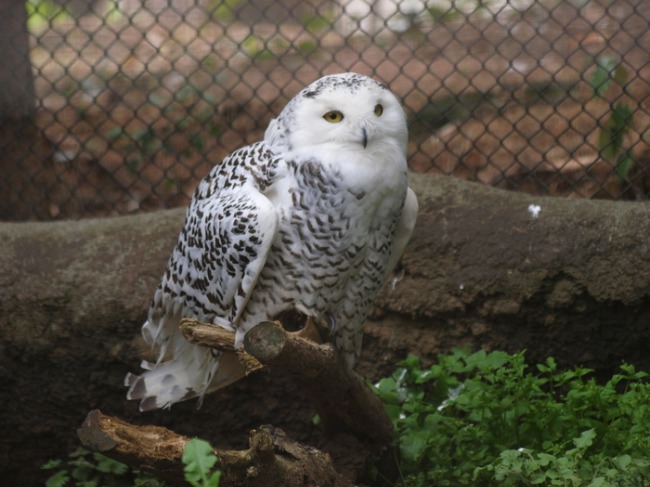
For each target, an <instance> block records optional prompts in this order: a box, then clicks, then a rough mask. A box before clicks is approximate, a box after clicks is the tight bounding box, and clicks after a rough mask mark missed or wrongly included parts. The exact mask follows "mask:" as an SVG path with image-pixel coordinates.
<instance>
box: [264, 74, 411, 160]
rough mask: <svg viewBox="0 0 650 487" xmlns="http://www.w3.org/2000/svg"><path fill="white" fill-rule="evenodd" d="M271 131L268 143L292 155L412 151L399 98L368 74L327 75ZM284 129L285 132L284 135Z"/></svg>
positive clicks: (306, 89)
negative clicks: (294, 152)
mask: <svg viewBox="0 0 650 487" xmlns="http://www.w3.org/2000/svg"><path fill="white" fill-rule="evenodd" d="M274 122H275V123H276V124H277V126H271V127H269V131H267V134H266V139H267V140H269V139H271V140H270V142H271V143H273V139H274V138H275V136H276V135H280V134H281V135H280V136H279V137H278V138H277V139H276V141H278V139H280V143H281V144H282V145H286V148H287V149H289V150H298V151H300V150H302V149H317V148H318V147H321V148H325V147H324V146H327V148H328V149H334V150H338V151H359V152H372V153H374V152H382V151H386V150H389V151H395V150H398V151H399V152H401V153H402V154H404V153H405V152H406V143H407V137H408V131H407V127H406V117H405V115H404V111H403V110H402V107H401V105H400V103H399V101H398V100H397V98H396V97H395V96H394V95H393V94H392V93H391V92H390V91H389V90H388V89H386V88H385V87H384V86H382V85H381V84H379V83H378V82H376V81H374V80H373V79H371V78H368V77H366V76H363V75H359V74H354V73H345V74H340V75H332V76H326V77H324V78H321V79H319V80H318V81H316V82H314V83H312V84H311V85H309V86H308V87H307V88H305V89H304V90H303V91H301V92H300V93H299V94H298V95H297V96H296V97H295V98H294V99H293V100H292V101H291V102H290V103H289V104H288V105H287V107H286V108H285V110H283V112H282V113H281V114H280V116H279V117H278V119H277V120H276V121H274ZM280 127H282V130H280Z"/></svg>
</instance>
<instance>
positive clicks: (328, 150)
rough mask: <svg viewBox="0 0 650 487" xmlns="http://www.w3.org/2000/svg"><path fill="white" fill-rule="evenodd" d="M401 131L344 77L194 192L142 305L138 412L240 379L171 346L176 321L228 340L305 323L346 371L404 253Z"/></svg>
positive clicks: (386, 100)
mask: <svg viewBox="0 0 650 487" xmlns="http://www.w3.org/2000/svg"><path fill="white" fill-rule="evenodd" d="M407 135H408V134H407V128H406V118H405V115H404V111H403V110H402V107H401V105H400V103H399V101H398V100H397V98H396V97H395V96H394V95H393V94H392V93H391V92H390V91H389V90H388V89H387V88H386V87H385V86H384V85H382V84H380V83H378V82H377V81H375V80H373V79H372V78H369V77H367V76H363V75H360V74H355V73H345V74H337V75H330V76H325V77H323V78H321V79H319V80H317V81H315V82H314V83H312V84H310V85H309V86H307V87H306V88H304V89H303V90H302V91H301V92H300V93H298V95H296V96H295V98H293V99H292V100H291V101H290V102H289V103H288V104H287V105H286V107H285V108H284V110H283V111H282V112H281V113H280V115H279V116H278V117H277V118H276V119H274V120H272V121H271V123H270V125H269V127H268V128H267V130H266V132H265V134H264V140H263V141H261V142H257V143H254V144H252V145H249V146H247V147H244V148H242V149H239V150H237V151H235V152H233V153H232V154H231V155H229V156H228V157H226V158H225V159H224V160H223V161H222V162H221V163H219V164H217V165H216V166H215V167H214V168H213V169H212V171H211V172H210V173H209V174H208V175H207V176H206V177H205V178H204V179H203V180H202V181H201V182H200V183H199V186H198V188H197V189H196V192H195V193H194V196H193V198H192V201H191V203H190V206H189V208H188V211H187V215H186V219H185V224H184V227H183V230H182V232H181V234H180V236H179V239H178V243H177V245H176V247H175V248H174V250H173V252H172V255H171V257H170V260H169V264H168V267H167V271H166V272H165V274H164V276H163V278H162V282H161V283H160V285H159V286H158V289H157V290H156V291H155V294H154V297H153V301H152V303H151V306H150V308H149V313H148V317H147V321H146V322H145V324H144V325H143V327H142V334H143V336H144V339H145V341H146V342H147V343H148V344H149V345H151V346H152V347H154V348H157V349H158V360H157V362H155V363H149V362H146V361H145V362H143V365H142V367H143V368H144V369H146V371H145V372H144V373H143V374H142V375H139V376H136V375H133V374H128V375H127V377H126V380H125V385H126V386H128V387H129V391H128V394H127V397H128V398H129V399H140V400H141V401H140V409H141V410H142V411H146V410H150V409H155V408H165V407H169V406H171V405H172V404H173V403H175V402H178V401H183V400H185V399H189V398H192V397H198V398H199V401H200V400H201V399H202V398H203V396H204V395H205V394H206V393H209V392H212V391H214V390H217V389H219V388H221V387H224V386H226V385H228V384H230V383H232V382H234V381H236V380H238V379H240V378H241V377H243V376H244V375H245V368H244V367H243V366H242V365H241V364H240V363H239V360H238V358H237V356H236V355H235V354H230V353H226V352H217V351H215V350H211V349H208V348H204V347H200V346H197V345H194V344H191V343H189V342H188V341H186V340H185V338H184V337H183V336H182V334H181V332H180V330H179V327H178V325H179V322H180V320H181V318H184V317H193V318H196V319H198V320H200V321H203V322H206V323H213V324H215V325H217V326H221V327H224V328H226V329H228V330H232V331H234V332H235V337H236V339H235V345H236V346H238V347H239V346H241V344H242V342H243V337H244V335H245V334H246V332H247V331H249V330H250V329H251V328H253V327H254V326H255V325H257V324H258V323H260V322H262V321H266V320H272V319H275V318H276V317H278V316H281V315H282V314H284V313H287V312H299V313H301V314H302V315H304V316H310V317H311V318H312V319H313V320H314V321H315V323H316V324H317V325H318V326H319V328H320V327H322V328H323V329H324V330H327V333H326V335H327V336H328V337H329V340H330V341H331V342H332V343H333V344H334V346H335V347H336V349H337V350H338V351H339V353H340V354H342V356H343V358H344V359H345V361H346V363H347V364H348V365H349V366H350V367H352V366H353V365H354V362H355V360H356V359H357V358H358V356H359V353H360V350H361V339H362V334H363V324H364V321H365V320H366V317H367V314H368V311H369V308H370V307H371V305H372V303H373V301H374V299H375V297H376V295H377V293H378V291H379V289H380V288H381V287H382V285H383V284H384V281H385V280H386V278H387V276H388V274H389V273H390V272H391V270H392V269H393V268H394V267H395V265H396V264H397V261H398V260H399V258H400V256H401V255H402V252H403V251H404V247H405V246H406V243H407V242H408V240H409V238H410V236H411V232H412V230H413V227H414V225H415V218H416V213H417V200H416V197H415V194H414V193H413V191H412V190H411V189H410V188H409V187H408V181H407V167H406V143H407Z"/></svg>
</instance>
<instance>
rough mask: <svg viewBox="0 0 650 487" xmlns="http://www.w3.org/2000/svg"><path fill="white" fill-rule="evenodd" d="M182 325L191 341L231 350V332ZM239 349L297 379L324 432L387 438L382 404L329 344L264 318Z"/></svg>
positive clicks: (376, 440)
mask: <svg viewBox="0 0 650 487" xmlns="http://www.w3.org/2000/svg"><path fill="white" fill-rule="evenodd" d="M309 326H310V324H308V325H307V327H306V328H307V329H308V328H309ZM181 329H182V331H183V333H184V335H185V337H186V338H187V339H188V340H189V341H191V342H193V343H197V344H199V345H203V346H207V347H214V348H217V349H219V350H226V351H230V350H232V349H233V346H234V333H232V332H228V331H227V330H223V329H222V328H219V327H216V326H210V325H207V324H203V323H200V322H198V321H196V320H189V319H186V320H183V322H182V325H181ZM244 349H245V351H246V353H248V354H249V355H251V356H253V357H254V358H255V359H257V360H258V361H259V362H260V363H261V364H263V365H267V366H271V367H272V368H273V370H274V372H280V373H282V374H285V375H286V376H288V377H290V378H291V380H292V381H294V382H296V383H297V384H298V385H299V386H300V388H301V389H302V390H303V392H305V394H306V395H307V397H308V399H309V401H310V402H311V404H312V406H313V407H314V409H315V410H316V411H317V413H318V414H319V416H320V418H321V421H322V423H323V425H324V426H325V428H326V430H327V431H328V432H329V433H336V432H344V433H349V434H352V435H354V436H356V437H357V438H358V439H359V440H360V441H366V442H370V443H372V444H374V445H375V446H376V447H377V446H379V447H384V446H386V445H388V444H389V443H390V441H391V439H392V435H393V426H392V423H391V421H390V418H389V417H388V415H387V414H386V411H385V409H384V406H383V404H382V403H381V401H380V400H379V398H378V397H377V396H376V395H375V394H374V393H373V392H372V391H371V390H370V388H369V387H368V385H367V384H366V383H365V381H364V380H363V378H361V376H359V375H358V374H356V373H355V372H354V371H352V370H350V369H348V367H347V366H346V365H345V364H344V362H343V360H341V358H340V357H339V355H338V354H337V353H336V352H335V351H334V348H333V347H332V346H331V345H329V344H318V343H314V342H313V341H311V340H307V339H304V338H302V336H300V333H288V332H286V331H285V330H284V329H283V328H282V325H281V324H280V323H278V322H271V321H266V322H263V323H260V324H259V325H257V326H256V327H254V328H253V329H252V330H250V331H249V332H248V333H247V334H246V336H245V337H244Z"/></svg>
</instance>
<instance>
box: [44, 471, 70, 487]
mask: <svg viewBox="0 0 650 487" xmlns="http://www.w3.org/2000/svg"><path fill="white" fill-rule="evenodd" d="M68 480H70V477H69V476H68V473H67V472H65V471H63V470H61V471H59V472H56V473H55V474H54V475H52V476H51V477H50V478H48V479H47V480H46V481H45V487H63V486H64V485H66V484H67V483H68Z"/></svg>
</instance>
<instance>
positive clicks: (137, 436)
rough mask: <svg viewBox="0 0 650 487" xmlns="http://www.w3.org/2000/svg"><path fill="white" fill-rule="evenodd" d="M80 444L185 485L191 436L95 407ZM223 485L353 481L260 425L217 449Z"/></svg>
mask: <svg viewBox="0 0 650 487" xmlns="http://www.w3.org/2000/svg"><path fill="white" fill-rule="evenodd" d="M77 434H78V436H79V439H80V440H81V442H82V444H83V445H84V446H85V447H87V448H88V449H90V450H92V451H98V452H102V453H104V454H105V455H107V456H110V457H111V458H115V459H116V460H119V461H121V462H123V463H126V464H127V465H131V466H135V467H137V468H139V469H142V470H146V471H149V472H151V473H153V474H155V475H156V476H157V477H158V478H160V479H162V480H165V481H167V482H169V483H172V484H176V485H186V484H185V482H184V476H183V463H182V462H181V457H182V454H183V449H184V448H185V445H186V443H187V442H188V441H189V438H188V437H186V436H182V435H179V434H176V433H174V432H172V431H170V430H168V429H167V428H162V427H159V426H135V425H131V424H129V423H126V422H124V421H121V420H119V419H117V418H113V417H111V416H106V415H104V414H102V413H101V412H100V411H98V410H93V411H91V412H90V413H89V414H88V416H87V417H86V420H85V421H84V422H83V424H82V425H81V428H79V429H78V430H77ZM214 453H215V454H216V455H217V457H218V458H219V462H218V463H217V468H219V469H220V470H221V472H222V476H221V482H220V485H221V486H222V487H231V486H244V485H245V486H246V487H274V486H277V487H304V486H316V485H319V486H323V487H352V485H353V484H352V483H351V482H350V481H349V480H347V479H346V478H345V477H343V476H342V475H339V474H338V473H337V472H336V470H335V469H334V467H333V465H332V461H331V459H330V457H329V456H328V455H327V454H325V453H323V452H321V451H319V450H317V449H315V448H310V447H305V446H303V445H301V444H299V443H297V442H295V441H293V440H291V439H290V438H288V437H287V436H286V435H285V434H284V432H283V431H282V430H279V429H274V428H273V427H270V426H262V427H260V428H258V429H255V430H253V431H251V432H250V437H249V448H248V449H246V450H221V449H215V450H214Z"/></svg>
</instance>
